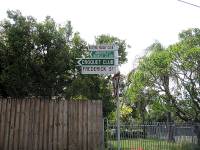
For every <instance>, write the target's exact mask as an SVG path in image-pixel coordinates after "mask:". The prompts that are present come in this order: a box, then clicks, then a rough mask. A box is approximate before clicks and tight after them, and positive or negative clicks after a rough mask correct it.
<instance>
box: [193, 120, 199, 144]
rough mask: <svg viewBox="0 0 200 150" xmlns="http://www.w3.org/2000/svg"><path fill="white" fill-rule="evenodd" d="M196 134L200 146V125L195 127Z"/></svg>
mask: <svg viewBox="0 0 200 150" xmlns="http://www.w3.org/2000/svg"><path fill="white" fill-rule="evenodd" d="M194 133H195V134H196V136H197V144H198V145H199V146H200V124H195V125H194Z"/></svg>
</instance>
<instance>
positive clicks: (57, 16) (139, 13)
mask: <svg viewBox="0 0 200 150" xmlns="http://www.w3.org/2000/svg"><path fill="white" fill-rule="evenodd" d="M185 1H187V2H190V3H194V4H196V5H200V0H185ZM8 9H10V10H16V9H18V10H20V11H21V12H22V14H23V15H31V16H33V17H35V18H37V19H38V20H39V21H41V20H43V19H44V18H45V16H47V15H50V16H51V17H53V18H54V20H55V21H56V22H57V23H58V24H63V23H66V21H67V20H70V21H71V22H72V26H73V27H74V31H78V32H80V35H81V37H82V38H83V39H84V40H86V41H87V42H88V43H89V44H94V38H95V36H98V35H100V34H109V35H113V36H117V37H119V38H120V39H124V40H126V41H127V43H128V44H129V45H131V48H129V49H127V52H128V63H127V64H125V65H123V66H122V67H121V73H123V74H127V73H128V72H129V71H130V70H131V69H132V68H133V65H134V64H133V62H134V59H135V57H136V56H137V55H141V53H142V52H143V50H144V49H145V48H146V47H148V46H149V45H150V44H152V43H153V42H154V41H155V40H158V41H160V42H161V43H162V44H163V45H164V46H168V45H169V44H173V43H175V42H177V41H178V33H179V32H181V31H182V30H185V29H188V28H194V27H197V28H200V8H197V7H194V6H190V5H187V4H184V3H181V2H178V1H177V0H1V4H0V20H2V19H3V18H6V11H7V10H8Z"/></svg>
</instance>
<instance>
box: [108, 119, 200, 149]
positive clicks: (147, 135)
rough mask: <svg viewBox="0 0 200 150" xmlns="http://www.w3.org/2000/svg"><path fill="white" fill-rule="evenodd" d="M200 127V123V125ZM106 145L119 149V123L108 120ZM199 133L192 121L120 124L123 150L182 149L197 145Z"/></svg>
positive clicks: (109, 147)
mask: <svg viewBox="0 0 200 150" xmlns="http://www.w3.org/2000/svg"><path fill="white" fill-rule="evenodd" d="M198 126H199V127H200V124H199V125H198ZM105 127H106V130H105V131H106V132H105V136H106V142H105V143H106V147H107V149H108V150H114V149H117V125H116V123H111V122H106V124H105ZM196 144H197V135H196V133H195V130H194V125H192V124H190V123H170V124H169V123H163V122H154V123H145V124H139V123H131V124H121V125H120V147H121V150H125V149H126V150H181V149H182V147H185V146H186V145H187V146H190V147H191V146H195V145H196Z"/></svg>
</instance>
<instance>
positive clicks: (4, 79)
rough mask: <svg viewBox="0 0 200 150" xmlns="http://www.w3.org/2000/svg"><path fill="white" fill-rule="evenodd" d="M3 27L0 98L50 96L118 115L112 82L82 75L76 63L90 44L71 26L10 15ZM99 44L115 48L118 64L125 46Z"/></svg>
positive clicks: (113, 39) (110, 40) (0, 32)
mask: <svg viewBox="0 0 200 150" xmlns="http://www.w3.org/2000/svg"><path fill="white" fill-rule="evenodd" d="M7 14H8V17H7V18H6V19H5V20H2V21H1V24H0V62H1V63H0V96H3V97H9V96H10V97H26V96H47V97H49V98H51V97H54V96H56V97H65V98H66V99H76V100H77V99H90V100H102V101H103V109H104V110H103V112H104V116H106V115H108V114H109V113H110V112H111V111H113V110H114V108H115V105H114V102H113V97H112V91H111V90H112V89H111V88H110V87H111V86H110V84H111V83H110V77H105V76H100V75H82V74H81V72H80V67H78V66H77V59H76V58H81V57H83V56H87V55H88V48H87V42H86V41H84V40H83V39H82V38H81V36H80V34H79V33H78V32H75V33H73V27H72V25H71V22H70V21H68V22H67V24H65V25H63V26H61V25H57V24H56V23H55V21H54V20H53V19H52V18H51V17H49V16H48V17H46V19H45V20H44V21H42V22H38V21H37V20H36V19H35V18H33V17H32V16H23V15H22V14H21V12H20V11H8V12H7ZM96 41H97V43H103V44H108V43H116V44H118V45H119V47H120V55H121V57H120V63H124V62H125V61H126V53H125V48H126V43H125V41H123V40H120V39H119V38H116V37H112V36H105V35H100V36H98V38H97V39H96Z"/></svg>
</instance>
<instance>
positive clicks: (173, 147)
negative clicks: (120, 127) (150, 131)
mask: <svg viewBox="0 0 200 150" xmlns="http://www.w3.org/2000/svg"><path fill="white" fill-rule="evenodd" d="M108 146H109V147H112V150H117V141H109V142H108ZM179 147H181V145H180V144H177V143H173V142H167V141H164V140H155V139H131V140H121V149H122V150H177V149H179Z"/></svg>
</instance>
